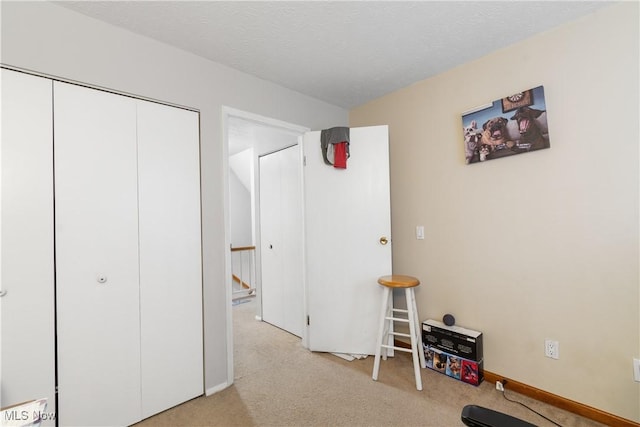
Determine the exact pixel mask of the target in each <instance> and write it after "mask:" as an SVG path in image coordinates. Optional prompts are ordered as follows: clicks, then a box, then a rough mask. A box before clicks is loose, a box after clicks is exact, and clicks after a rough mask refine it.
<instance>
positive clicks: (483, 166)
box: [350, 2, 640, 421]
mask: <svg viewBox="0 0 640 427" xmlns="http://www.w3.org/2000/svg"><path fill="white" fill-rule="evenodd" d="M638 16H639V10H638V3H637V2H633V3H623V4H620V5H614V6H611V7H608V8H605V9H604V10H602V11H600V12H597V13H595V14H593V15H590V16H588V17H585V18H583V19H581V20H578V21H575V22H573V23H570V24H568V25H565V26H562V27H560V28H557V29H555V30H552V31H549V32H547V33H544V34H541V35H538V36H535V37H533V38H531V39H529V40H526V41H524V42H520V43H517V44H514V45H512V46H510V47H508V48H506V49H502V50H500V51H497V52H495V53H493V54H491V55H488V56H485V57H483V58H480V59H479V60H477V61H474V62H472V63H468V64H465V65H463V66H460V67H457V68H455V69H453V70H450V71H448V72H446V73H443V74H441V75H438V76H436V77H433V78H430V79H428V80H424V81H421V82H419V83H416V84H414V85H412V86H410V87H407V88H405V89H402V90H400V91H397V92H395V93H392V94H389V95H387V96H384V97H382V98H379V99H377V100H375V101H373V102H370V103H368V104H366V105H363V106H361V107H358V108H356V109H354V110H352V111H351V112H350V125H351V126H366V125H377V124H388V125H389V126H390V156H391V192H392V195H391V202H392V231H393V251H394V255H393V269H394V273H404V274H411V275H415V276H418V277H419V278H420V279H422V281H423V285H422V286H421V287H420V289H419V290H418V294H417V298H418V309H419V312H420V315H421V318H435V319H441V318H442V316H443V315H444V314H445V313H453V314H454V316H455V317H456V319H457V323H458V324H459V325H461V326H466V327H469V328H472V329H477V330H481V331H483V332H484V339H485V341H484V343H485V348H484V360H485V369H486V370H489V371H491V372H494V373H497V374H500V375H504V376H507V377H510V378H513V379H514V380H518V381H521V382H523V383H526V384H529V385H531V386H533V387H537V388H540V389H543V390H546V391H548V392H551V393H554V394H557V395H560V396H563V397H566V398H568V399H572V400H575V401H578V402H581V403H583V404H586V405H590V406H593V407H595V408H598V409H600V410H603V411H606V412H609V413H612V414H615V415H618V416H621V417H624V418H627V419H631V420H634V421H640V383H638V382H634V381H633V375H632V358H633V357H640V317H639V302H640V301H639V300H640V295H639V276H638V264H639V263H638V256H639V253H638V237H639V236H638V222H639V215H638V199H639V185H638V184H639V182H638V180H639V174H638V170H639V154H638V153H639V150H638V145H639V121H638V120H639V119H638V117H639V109H638V91H639V87H638V78H639V72H638V64H639V57H638V36H639V34H638ZM538 85H544V88H545V98H546V103H547V110H548V122H549V130H550V137H551V148H550V149H548V150H540V151H536V152H532V153H528V154H522V155H519V156H513V157H509V158H505V159H498V160H492V161H489V162H486V163H478V164H472V165H465V162H464V152H463V145H462V124H461V113H462V112H464V111H468V110H469V109H472V108H473V107H476V106H478V105H482V104H485V103H487V102H490V101H493V100H495V99H499V98H501V97H503V96H507V95H510V94H512V93H515V92H520V91H521V90H524V89H528V88H532V87H535V86H538ZM416 225H424V226H425V235H426V238H425V240H416V239H415V226H416ZM546 338H551V339H555V340H558V341H559V342H560V359H559V360H553V359H549V358H546V357H545V356H544V340H545V339H546Z"/></svg>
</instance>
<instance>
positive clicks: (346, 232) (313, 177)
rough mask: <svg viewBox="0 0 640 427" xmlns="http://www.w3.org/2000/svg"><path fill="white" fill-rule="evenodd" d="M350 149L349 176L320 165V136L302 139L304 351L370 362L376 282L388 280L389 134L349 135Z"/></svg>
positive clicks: (371, 130)
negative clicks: (367, 358) (363, 357)
mask: <svg viewBox="0 0 640 427" xmlns="http://www.w3.org/2000/svg"><path fill="white" fill-rule="evenodd" d="M350 141H351V143H350V152H351V157H350V158H349V159H348V161H347V169H335V168H333V167H332V166H328V165H326V164H325V163H324V161H323V158H322V153H321V148H320V132H309V133H307V134H305V136H304V143H303V144H304V155H305V158H306V166H305V167H304V195H305V199H304V211H305V238H306V240H305V250H306V255H305V257H306V264H305V265H306V286H307V304H308V312H307V313H308V315H309V327H308V345H309V349H310V350H313V351H325V352H336V353H349V354H375V343H376V335H377V331H378V325H379V323H378V322H379V318H378V316H379V313H380V304H381V296H382V288H381V287H380V285H378V283H377V279H378V277H380V276H383V275H387V274H391V243H390V242H391V215H390V197H389V196H390V192H389V143H388V127H387V126H374V127H363V128H352V129H351V131H350ZM381 237H386V238H387V239H388V241H389V243H387V244H386V245H383V244H381V242H380V239H381Z"/></svg>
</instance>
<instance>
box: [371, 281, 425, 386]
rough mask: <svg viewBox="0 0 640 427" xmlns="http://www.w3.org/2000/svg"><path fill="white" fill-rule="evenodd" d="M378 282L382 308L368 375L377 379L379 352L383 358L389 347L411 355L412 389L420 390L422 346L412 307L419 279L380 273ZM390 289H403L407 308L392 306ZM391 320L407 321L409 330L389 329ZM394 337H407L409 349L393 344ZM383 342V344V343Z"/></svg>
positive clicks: (416, 316) (416, 317)
mask: <svg viewBox="0 0 640 427" xmlns="http://www.w3.org/2000/svg"><path fill="white" fill-rule="evenodd" d="M378 283H379V284H381V285H382V286H384V295H383V297H382V309H381V310H380V329H379V332H378V340H377V343H376V358H375V361H374V363H373V375H372V378H373V379H374V380H375V381H377V380H378V371H379V370H380V355H382V358H383V359H384V360H387V355H389V356H393V350H398V351H405V352H407V353H411V354H412V355H413V370H414V372H415V375H416V388H417V389H418V390H422V377H421V376H420V368H421V367H422V368H426V367H427V363H426V362H425V359H424V349H423V348H422V330H421V328H420V321H419V320H418V309H417V307H416V296H415V293H414V288H415V287H416V286H419V285H420V281H419V280H418V279H416V278H415V277H411V276H401V275H396V274H394V275H391V276H382V277H380V278H379V279H378ZM393 289H404V291H405V296H406V298H407V309H406V310H404V309H400V308H393ZM395 313H404V314H406V315H407V317H406V318H403V317H394V314H395ZM393 322H405V323H408V324H409V333H408V334H404V333H400V332H394V331H393ZM394 337H405V338H410V339H411V349H408V348H404V347H397V346H395V345H394ZM384 343H386V344H384Z"/></svg>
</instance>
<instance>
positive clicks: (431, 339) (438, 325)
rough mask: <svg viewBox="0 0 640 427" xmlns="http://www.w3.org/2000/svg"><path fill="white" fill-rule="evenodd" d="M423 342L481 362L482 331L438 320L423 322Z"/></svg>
mask: <svg viewBox="0 0 640 427" xmlns="http://www.w3.org/2000/svg"><path fill="white" fill-rule="evenodd" d="M422 342H423V343H424V345H425V346H430V347H434V348H437V349H439V350H441V351H444V352H446V353H448V354H452V355H454V356H458V357H462V358H464V359H467V360H472V361H475V362H480V361H482V360H483V355H482V332H478V331H474V330H471V329H467V328H462V327H460V326H447V325H445V324H444V323H442V322H439V321H437V320H431V319H428V320H425V321H424V322H422Z"/></svg>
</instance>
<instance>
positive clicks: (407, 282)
mask: <svg viewBox="0 0 640 427" xmlns="http://www.w3.org/2000/svg"><path fill="white" fill-rule="evenodd" d="M378 283H380V284H381V285H382V286H386V287H387V288H413V287H416V286H418V285H419V284H420V280H418V279H417V278H415V277H412V276H404V275H401V274H392V275H391V276H382V277H380V278H379V279H378Z"/></svg>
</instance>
